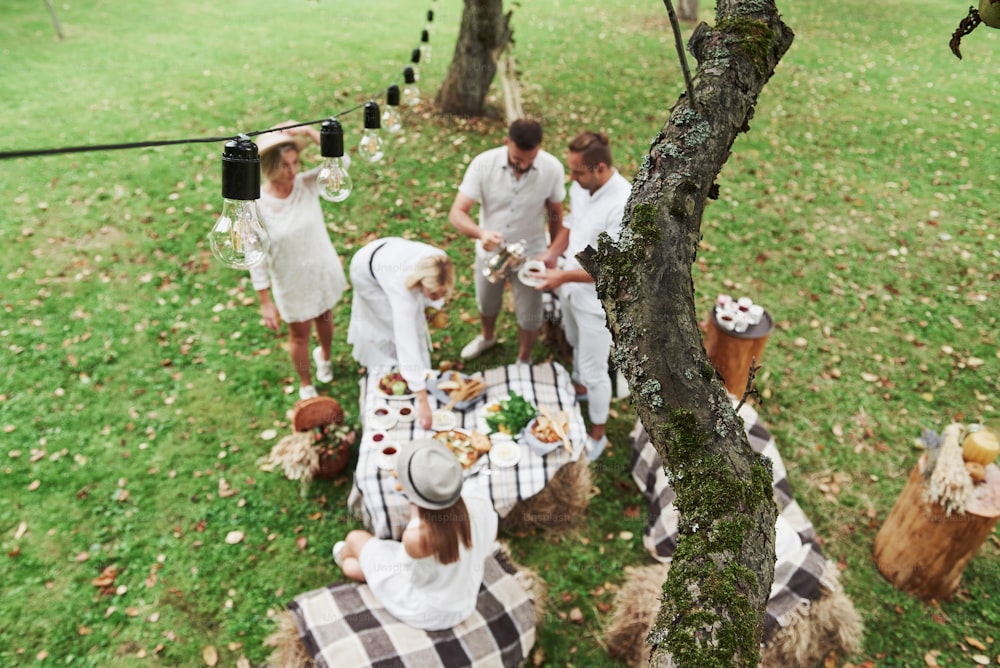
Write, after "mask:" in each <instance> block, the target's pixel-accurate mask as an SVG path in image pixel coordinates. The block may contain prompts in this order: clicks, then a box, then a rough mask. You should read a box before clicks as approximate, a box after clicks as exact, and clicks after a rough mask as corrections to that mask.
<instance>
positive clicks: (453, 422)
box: [431, 408, 458, 431]
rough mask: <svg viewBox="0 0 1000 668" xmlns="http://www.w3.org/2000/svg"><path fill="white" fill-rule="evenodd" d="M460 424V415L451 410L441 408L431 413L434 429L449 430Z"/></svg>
mask: <svg viewBox="0 0 1000 668" xmlns="http://www.w3.org/2000/svg"><path fill="white" fill-rule="evenodd" d="M456 426H458V416H456V415H455V414H454V413H453V412H451V411H446V410H444V409H441V408H439V409H438V410H436V411H434V412H433V413H432V414H431V429H432V430H433V431H447V430H448V429H454V428H455V427H456Z"/></svg>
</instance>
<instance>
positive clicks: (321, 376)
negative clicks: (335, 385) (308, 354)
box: [313, 346, 333, 383]
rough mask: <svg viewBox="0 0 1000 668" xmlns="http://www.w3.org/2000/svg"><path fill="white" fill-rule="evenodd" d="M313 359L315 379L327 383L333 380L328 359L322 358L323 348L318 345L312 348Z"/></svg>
mask: <svg viewBox="0 0 1000 668" xmlns="http://www.w3.org/2000/svg"><path fill="white" fill-rule="evenodd" d="M313 361H314V362H316V380H318V381H319V382H321V383H329V382H330V381H331V380H333V369H332V368H331V367H330V360H325V359H323V348H321V347H320V346H316V347H315V348H313Z"/></svg>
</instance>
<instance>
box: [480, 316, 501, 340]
mask: <svg viewBox="0 0 1000 668" xmlns="http://www.w3.org/2000/svg"><path fill="white" fill-rule="evenodd" d="M479 326H480V327H481V328H482V332H481V333H482V335H483V338H484V339H486V340H487V341H489V340H490V339H493V338H496V335H497V316H495V315H483V314H481V313H480V314H479Z"/></svg>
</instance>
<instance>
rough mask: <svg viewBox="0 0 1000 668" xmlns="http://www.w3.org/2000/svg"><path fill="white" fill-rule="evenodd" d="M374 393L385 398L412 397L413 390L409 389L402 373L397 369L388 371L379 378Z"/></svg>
mask: <svg viewBox="0 0 1000 668" xmlns="http://www.w3.org/2000/svg"><path fill="white" fill-rule="evenodd" d="M375 393H376V394H378V395H380V396H382V397H385V398H386V399H412V398H413V392H411V391H410V386H409V385H407V384H406V379H405V378H403V374H401V373H399V372H398V371H390V372H389V373H387V374H385V375H384V376H382V377H381V378H379V379H378V387H377V388H376V392H375Z"/></svg>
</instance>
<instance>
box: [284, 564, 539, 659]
mask: <svg viewBox="0 0 1000 668" xmlns="http://www.w3.org/2000/svg"><path fill="white" fill-rule="evenodd" d="M515 573H516V570H515V569H514V567H513V566H512V565H511V563H510V562H509V561H508V560H507V558H506V556H505V555H504V554H503V552H501V551H497V552H496V553H495V554H494V555H493V556H492V557H490V558H488V559H487V560H486V563H485V570H484V577H483V584H482V587H481V588H480V590H479V602H478V603H477V604H476V611H475V612H474V613H472V616H471V617H469V618H468V619H466V620H465V621H464V622H462V623H461V624H459V625H458V626H456V627H454V628H451V629H445V630H442V631H422V630H420V629H415V628H413V627H411V626H407V625H406V624H403V623H402V622H400V621H398V620H397V619H396V618H395V617H393V616H392V615H390V614H389V613H388V612H386V610H385V608H383V607H382V606H381V605H380V604H379V602H378V601H376V600H375V598H374V596H372V593H371V590H370V589H369V588H368V586H367V585H364V584H358V583H347V582H345V583H338V584H333V585H329V586H327V587H323V588H322V589H316V590H313V591H310V592H306V593H305V594H301V595H299V596H297V597H295V599H294V600H293V601H292V602H291V603H290V604H289V606H288V608H289V610H290V611H291V612H292V616H293V618H294V619H295V624H296V626H297V627H298V631H299V636H300V638H301V641H302V644H303V646H304V647H305V649H306V651H307V652H308V653H309V655H310V656H311V657H312V659H313V661H314V662H315V664H316V666H317V668H340V667H343V666H350V667H351V668H357V667H359V666H377V667H380V668H389V667H390V666H391V667H393V668H435V667H438V666H439V667H440V668H455V667H458V666H477V667H482V668H486V667H487V666H488V667H490V668H493V667H499V666H503V667H504V668H507V667H510V668H513V667H515V666H519V665H521V663H522V662H523V661H524V660H525V658H526V657H527V656H528V652H529V651H530V650H531V647H532V646H533V645H534V644H535V609H534V602H533V601H532V600H531V598H530V594H529V593H528V592H527V591H526V590H525V589H524V588H523V587H522V585H521V584H520V583H519V582H518V581H517V579H516V578H515V577H514V575H515Z"/></svg>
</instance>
